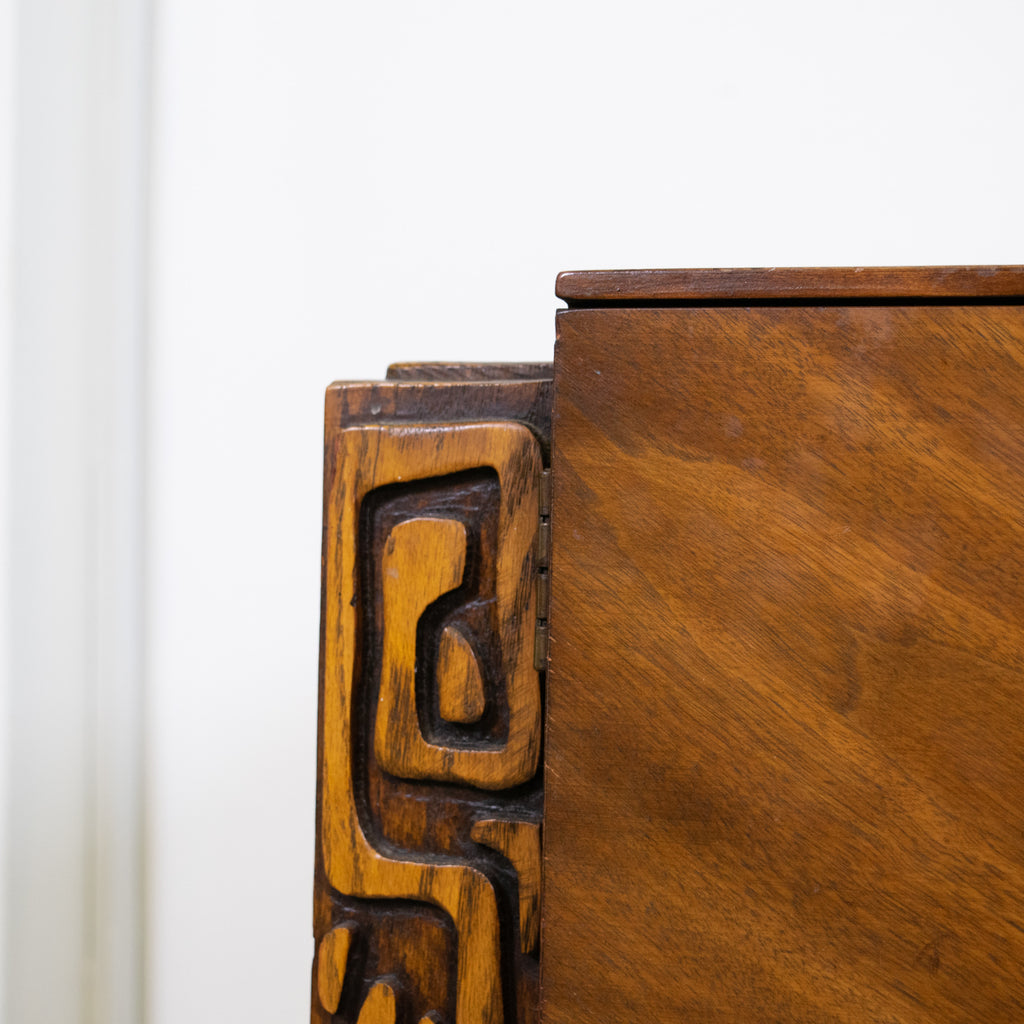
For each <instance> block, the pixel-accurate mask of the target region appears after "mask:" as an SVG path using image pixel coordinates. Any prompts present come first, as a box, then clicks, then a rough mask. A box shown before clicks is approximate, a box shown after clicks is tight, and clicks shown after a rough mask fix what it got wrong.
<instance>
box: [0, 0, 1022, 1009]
mask: <svg viewBox="0 0 1024 1024" xmlns="http://www.w3.org/2000/svg"><path fill="white" fill-rule="evenodd" d="M1022 37H1024V6H1022V5H1021V4H1020V3H1019V2H1018V0H978V2H975V3H974V4H973V5H965V4H963V3H961V2H957V3H953V2H949V0H930V2H924V0H887V2H884V3H879V2H867V3H861V4H858V5H850V4H840V3H823V2H821V0H817V2H797V0H779V2H776V3H771V4H768V3H763V2H753V0H733V2H718V3H711V2H707V3H698V2H683V3H665V2H661V3H653V2H636V0H634V2H632V3H629V4H626V3H621V2H620V3H615V4H611V3H601V2H595V0H590V2H586V3H584V2H575V0H573V2H569V0H548V2H546V3H531V2H519V3H515V4H511V3H509V4H506V3H482V2H480V0H475V2H472V3H468V2H436V3H418V2H413V0H398V2H392V3H375V4H374V3H359V4H356V3H352V2H343V0H289V2H287V3H285V2H283V0H245V2H242V0H173V2H172V0H153V2H146V0H2V2H0V78H2V81H0V101H2V103H3V110H2V111H0V187H2V189H3V196H2V201H0V242H2V244H3V252H2V255H0V271H2V272H3V274H4V282H3V285H4V286H3V288H0V317H2V319H0V331H2V335H0V337H2V339H3V350H2V352H0V373H3V374H4V376H5V396H6V398H8V399H9V400H8V401H4V403H3V407H4V409H5V416H4V420H3V423H2V424H0V442H2V443H3V446H4V449H3V456H2V458H0V476H2V479H0V499H2V507H0V526H2V528H3V534H2V535H0V558H2V562H0V564H2V565H3V566H4V567H5V570H6V572H5V574H6V575H7V577H8V581H9V586H8V589H7V591H6V594H5V596H4V599H3V600H2V601H0V612H2V613H3V615H4V622H3V625H2V628H0V654H2V655H3V665H4V667H5V673H4V678H3V685H2V688H0V714H2V715H3V717H4V729H5V733H4V741H3V748H4V750H5V751H6V752H7V755H6V757H5V761H4V767H3V770H2V771H0V796H2V797H3V801H4V806H5V816H4V818H3V826H2V829H0V851H2V854H0V867H2V868H3V869H4V871H5V872H6V875H7V879H8V882H7V885H6V887H5V890H4V893H5V895H4V898H3V900H2V901H0V914H3V915H4V917H5V919H6V928H5V932H4V936H5V938H4V940H3V942H4V944H3V952H4V957H3V963H4V969H3V973H0V985H2V986H3V989H4V994H5V999H4V1000H3V1003H2V1005H3V1006H5V1007H6V1014H7V1017H6V1019H7V1021H8V1024H28V1022H30V1021H35V1020H43V1019H44V1018H45V1019H51V1018H52V1017H53V1016H54V1015H55V1014H56V1015H58V1016H60V1017H61V1019H64V1020H70V1021H82V1022H96V1024H100V1022H102V1024H106V1022H111V1024H114V1022H117V1024H121V1022H124V1024H128V1022H131V1021H134V1020H139V1019H145V1020H146V1021H147V1022H150V1024H183V1022H189V1024H203V1022H211V1024H212V1022H214V1021H223V1020H236V1019H239V1020H240V1019H244V1020H247V1021H250V1022H263V1021H266V1022H268V1024H269V1022H275V1024H277V1022H281V1021H300V1020H302V1019H303V1018H304V1017H305V1016H306V1014H307V1012H308V1010H307V1007H308V999H309V982H308V973H309V962H310V958H311V956H312V940H311V890H312V861H313V799H314V778H315V776H314V773H315V764H314V760H315V730H316V672H317V634H318V615H319V593H318V587H319V555H320V552H319V544H320V511H321V505H320V501H321V494H320V480H321V444H322V420H321V417H322V396H323V389H324V387H325V386H326V384H327V383H329V382H330V381H331V380H332V379H336V378H351V379H360V378H367V377H378V376H381V375H382V374H383V372H384V370H385V367H386V365H387V363H388V362H391V361H398V360H416V359H419V360H425V359H467V360H482V359H494V360H497V359H516V360H519V359H526V360H541V359H546V358H549V357H550V354H551V349H552V339H553V312H554V309H555V308H556V305H557V302H556V300H555V299H554V297H553V294H552V286H553V282H554V277H555V274H556V273H557V272H558V271H559V270H563V269H596V268H606V267H634V266H766V265H850V264H853V265H865V264H887V265H888V264H940V263H1020V262H1024V249H1022V239H1024V201H1022V200H1024V195H1022V181H1024V174H1022V170H1024V169H1022V156H1024V144H1022V131H1021V109H1022V100H1024V61H1022V60H1021V56H1020V42H1021V39H1022ZM8 53H13V57H14V59H13V60H9V59H6V56H7V54H8ZM12 210H16V211H18V214H17V216H8V213H9V212H10V211H12ZM22 211H24V212H22ZM83 396H84V397H83ZM97 495H99V497H98V498H97ZM55 509H56V511H55ZM83 524H84V525H83ZM26 595H27V596H26ZM44 762H45V771H44V770H42V768H41V767H40V766H41V765H43V764H44ZM119 943H120V944H121V946H120V947H119ZM40 958H46V959H45V960H44V961H43V963H42V965H41V966H40V964H39V959H40ZM33 965H35V966H33Z"/></svg>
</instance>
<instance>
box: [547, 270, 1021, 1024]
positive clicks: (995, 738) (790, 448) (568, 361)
mask: <svg viewBox="0 0 1024 1024" xmlns="http://www.w3.org/2000/svg"><path fill="white" fill-rule="evenodd" d="M1018 276H1019V275H1018ZM988 301H989V303H992V300H991V299H989V300H988ZM552 479H553V491H554V493H553V508H552V552H553V554H552V568H551V578H552V594H551V602H552V603H551V622H550V627H551V633H550V636H551V639H550V663H549V673H548V698H547V699H548V727H547V735H546V740H545V750H546V753H545V766H546V770H545V780H546V781H545V794H546V796H545V799H546V811H545V896H544V901H545V902H544V923H543V932H542V949H543V965H544V966H543V978H542V993H543V996H542V1017H543V1020H544V1022H545V1024H597V1022H601V1024H608V1022H614V1024H627V1022H633V1021H643V1020H655V1021H662V1022H679V1024H683V1022H700V1024H716V1022H729V1024H760V1022H765V1021H772V1022H793V1024H797V1022H799V1024H811V1022H815V1024H817V1022H822V1024H824V1022H826V1021H827V1022H850V1024H854V1022H856V1024H863V1022H867V1021H871V1022H892V1024H896V1022H898V1024H911V1022H913V1024H925V1022H927V1024H936V1022H939V1021H957V1022H972V1024H973V1022H977V1024H980V1022H985V1024H997V1022H1006V1024H1013V1022H1019V1021H1021V1020H1024V969H1022V964H1024V310H1022V307H1021V306H1019V305H1015V304H1012V303H1009V302H1008V303H1007V304H1005V305H1001V304H973V303H971V302H970V301H968V300H963V301H962V302H960V303H958V302H957V300H956V298H955V297H952V298H951V297H946V298H941V297H940V298H939V299H938V300H935V299H934V298H932V299H929V301H928V302H914V301H913V300H907V301H906V302H905V303H903V304H899V303H894V302H893V301H892V300H889V301H888V303H887V304H878V305H870V304H861V302H857V303H856V304H850V305H845V306H843V305H836V304H834V300H833V304H831V305H829V304H824V303H823V304H821V305H789V306H786V305H781V304H772V305H767V304H765V305H760V306H758V305H753V306H751V307H749V308H744V307H739V306H735V305H722V306H718V307H717V308H696V307H694V306H690V307H689V308H595V309H587V308H575V309H570V310H568V311H566V312H564V313H562V314H561V315H560V325H559V342H558V346H557V348H556V360H555V410H554V424H553V457H552Z"/></svg>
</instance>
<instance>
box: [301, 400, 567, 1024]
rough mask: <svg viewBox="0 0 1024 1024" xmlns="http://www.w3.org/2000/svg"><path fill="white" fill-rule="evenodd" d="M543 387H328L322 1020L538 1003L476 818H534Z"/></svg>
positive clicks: (405, 1019) (512, 876)
mask: <svg viewBox="0 0 1024 1024" xmlns="http://www.w3.org/2000/svg"><path fill="white" fill-rule="evenodd" d="M542 386H543V385H542V382H512V383H510V384H509V385H508V387H507V389H505V390H504V393H503V394H502V391H503V389H504V387H505V386H504V385H496V384H494V383H491V382H469V383H464V384H459V385H454V384H448V383H440V384H435V383H425V382H424V383H418V384H407V383H404V382H403V383H395V384H384V385H352V386H334V387H332V389H331V390H330V391H329V392H328V408H327V426H326V470H325V519H324V522H325V533H324V577H323V578H324V603H323V613H322V617H323V627H322V657H321V675H322V678H321V695H320V734H319V755H318V760H319V769H318V814H317V835H318V845H317V862H316V892H315V900H314V936H315V938H316V939H317V942H318V954H317V962H316V964H315V965H314V980H315V984H314V993H313V1003H312V1019H313V1020H314V1021H327V1020H344V1021H350V1022H356V1021H363V1020H367V1021H387V1022H389V1024H417V1022H419V1021H432V1022H434V1024H442V1022H454V1021H456V1020H457V1021H459V1022H462V1021H465V1022H467V1024H513V1022H514V1024H530V1022H532V1021H534V1020H535V1015H536V1005H537V992H536V986H537V977H538V963H537V952H536V949H535V943H534V944H533V946H532V947H531V948H530V949H529V950H528V951H527V954H524V953H522V952H521V947H522V946H523V943H522V941H521V939H520V936H519V930H520V923H519V922H520V915H519V913H518V910H517V908H518V903H519V897H518V890H519V880H518V877H517V874H516V869H515V866H514V864H513V863H512V862H511V861H510V860H509V859H508V858H505V857H503V856H500V855H499V854H498V852H497V851H495V852H494V853H493V854H489V853H488V851H487V850H486V849H484V848H482V847H481V846H480V845H479V844H478V843H477V842H476V841H475V839H474V838H473V835H472V833H473V829H474V827H475V825H476V823H477V822H479V821H486V822H494V821H510V822H520V821H527V822H532V823H534V824H535V825H538V824H539V820H540V813H541V800H542V794H541V788H540V779H539V776H538V772H537V768H538V763H539V753H540V743H541V725H542V723H541V680H540V678H539V676H538V673H537V672H536V670H535V669H534V667H533V646H532V645H533V635H532V632H533V631H532V621H531V618H532V615H533V600H534V582H533V575H534V572H533V546H534V536H535V533H536V529H537V521H538V490H537V489H538V480H539V478H540V475H541V470H542V467H543V461H542V446H541V443H540V440H539V437H538V435H537V433H536V430H537V428H538V423H539V422H546V419H547V413H546V412H545V411H543V410H542V411H541V412H540V414H539V415H537V410H538V409H539V405H538V396H537V391H538V389H539V388H540V387H542ZM437 391H441V392H442V396H441V397H440V398H439V397H438V395H437V394H436V392H437ZM442 404H445V405H446V408H447V412H448V417H447V421H446V422H443V423H431V422H429V421H427V422H424V413H428V414H429V413H430V412H431V411H432V410H434V409H435V408H437V407H438V406H439V405H442ZM485 411H486V412H489V413H490V416H491V417H492V418H490V419H488V420H483V421H481V420H479V419H477V418H476V417H477V415H478V414H479V413H481V412H485ZM460 412H461V414H462V415H464V416H466V417H467V420H468V422H458V418H459V414H460ZM417 413H418V414H419V422H415V420H416V419H417ZM502 414H503V415H502ZM453 636H454V637H458V638H459V639H458V640H454V641H453V640H452V639H451V638H452V637H453ZM446 637H447V638H448V640H447V641H446V640H445V638H446ZM453 644H454V651H455V652H456V653H453V646H452V645H453ZM460 659H461V661H460ZM470 659H472V661H473V665H472V666H470V664H469V660H470ZM442 678H443V679H444V687H442V685H441V682H442ZM474 688H475V689H474ZM442 689H444V690H445V692H446V693H447V694H448V696H447V697H446V698H445V702H444V706H442V700H441V691H442ZM453 694H454V696H453ZM481 698H482V705H483V706H482V707H480V701H481ZM453 700H455V701H457V702H461V707H462V709H463V711H462V713H461V714H460V715H456V716H449V717H446V715H445V713H444V712H445V711H446V710H448V711H450V705H451V703H452V701H453ZM466 709H468V710H466ZM453 718H454V719H455V720H453ZM527 884H529V885H531V886H532V885H533V879H532V878H530V879H527ZM339 930H344V931H345V932H346V933H347V934H348V935H349V939H348V941H349V947H348V948H347V949H346V950H345V953H346V955H345V957H344V958H343V957H341V956H340V953H339V946H338V940H337V938H334V939H332V936H337V935H338V934H339ZM339 978H340V981H339ZM339 985H340V990H339Z"/></svg>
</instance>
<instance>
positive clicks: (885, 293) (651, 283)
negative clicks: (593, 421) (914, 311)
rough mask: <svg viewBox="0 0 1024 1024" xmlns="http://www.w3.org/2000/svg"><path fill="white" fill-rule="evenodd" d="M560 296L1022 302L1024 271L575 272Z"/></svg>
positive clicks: (578, 300)
mask: <svg viewBox="0 0 1024 1024" xmlns="http://www.w3.org/2000/svg"><path fill="white" fill-rule="evenodd" d="M555 294H556V295H557V296H558V297H559V298H560V299H564V300H565V301H566V302H568V303H569V305H570V306H587V305H592V304H598V303H616V304H624V303H636V304H639V305H643V304H646V303H665V302H672V301H673V300H676V301H680V302H694V301H703V302H718V301H726V302H738V301H739V302H742V301H744V300H751V301H755V302H756V301H761V300H766V301H778V300H786V299H795V300H799V301H801V302H807V301H814V300H816V299H820V300H821V301H823V302H825V303H829V302H832V301H834V300H838V299H932V300H935V299H939V300H942V299H978V298H984V299H993V298H1006V299H1014V300H1022V299H1024V266H1006V267H756V268H755V267H752V268H736V269H724V268H719V269H706V270H582V271H580V270H570V271H565V272H563V273H561V274H559V275H558V278H557V280H556V282H555Z"/></svg>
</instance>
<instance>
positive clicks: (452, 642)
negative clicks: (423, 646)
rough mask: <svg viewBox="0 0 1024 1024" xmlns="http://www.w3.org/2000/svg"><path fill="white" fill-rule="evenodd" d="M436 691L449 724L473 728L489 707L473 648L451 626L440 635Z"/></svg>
mask: <svg viewBox="0 0 1024 1024" xmlns="http://www.w3.org/2000/svg"><path fill="white" fill-rule="evenodd" d="M437 691H438V704H439V706H440V712H441V717H442V718H443V719H444V720H445V721H446V722H458V723H460V724H461V725H470V724H471V723H473V722H478V721H479V720H480V718H481V716H482V715H483V713H484V710H485V708H486V707H487V700H486V697H485V696H484V681H483V679H482V678H481V676H480V665H479V662H478V661H477V658H476V655H475V654H474V653H473V648H472V647H471V646H470V643H469V641H468V640H467V639H466V638H465V637H464V636H463V635H462V633H461V632H460V631H459V630H457V629H455V628H454V627H451V626H449V627H448V628H446V629H445V630H444V632H443V633H442V634H441V644H440V647H439V649H438V652H437Z"/></svg>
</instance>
